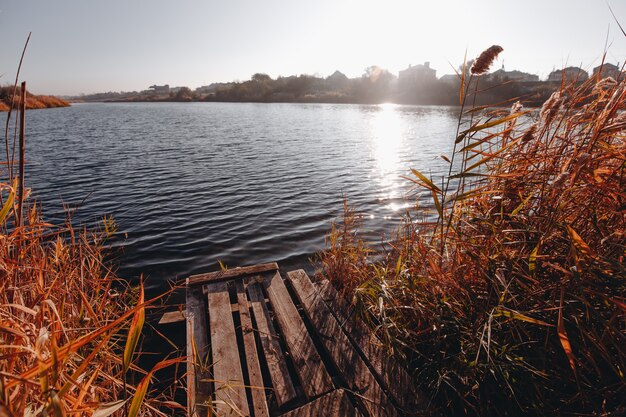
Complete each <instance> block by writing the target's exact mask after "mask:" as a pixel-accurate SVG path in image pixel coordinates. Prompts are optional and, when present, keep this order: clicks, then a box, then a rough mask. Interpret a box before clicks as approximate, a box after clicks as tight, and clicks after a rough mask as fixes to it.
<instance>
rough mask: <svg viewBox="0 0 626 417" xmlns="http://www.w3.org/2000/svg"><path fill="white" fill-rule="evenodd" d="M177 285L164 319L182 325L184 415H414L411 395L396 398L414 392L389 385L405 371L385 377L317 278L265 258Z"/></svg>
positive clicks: (384, 367)
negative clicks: (182, 299)
mask: <svg viewBox="0 0 626 417" xmlns="http://www.w3.org/2000/svg"><path fill="white" fill-rule="evenodd" d="M185 287H186V308H185V310H183V311H181V310H182V309H179V311H177V312H175V313H174V312H172V313H171V314H169V315H168V316H167V317H165V322H166V323H173V322H176V321H179V320H181V319H182V318H183V317H184V320H185V322H186V334H187V343H186V344H187V356H188V357H187V370H188V371H187V383H188V391H187V396H188V398H187V400H188V415H189V416H190V417H191V416H193V417H205V416H208V415H211V416H213V415H216V416H225V417H226V416H228V417H230V416H249V415H255V417H256V416H257V415H258V416H259V417H266V416H267V417H280V416H285V417H295V416H310V417H313V416H322V415H324V416H326V415H327V416H331V417H339V416H344V415H345V416H359V417H362V416H387V417H396V416H409V415H417V414H422V413H423V411H424V408H423V407H421V406H417V407H415V408H414V407H413V406H416V405H417V404H418V403H420V402H421V401H419V399H418V401H415V398H413V399H412V400H408V401H406V400H405V399H404V398H402V395H405V394H409V395H414V394H415V391H413V390H411V389H409V390H398V389H397V388H398V387H397V386H393V385H394V384H392V382H393V381H394V380H396V379H398V378H399V380H398V381H397V382H398V383H399V384H401V385H404V384H405V383H407V382H409V381H408V379H409V378H408V374H407V373H406V372H405V371H404V370H403V369H402V370H400V371H399V372H397V373H394V375H389V374H386V372H388V371H389V370H390V369H393V368H396V367H395V366H388V364H387V362H389V363H390V364H391V363H392V362H393V361H392V360H391V359H389V358H386V357H384V358H381V356H380V353H381V352H380V351H378V349H374V348H370V347H368V346H364V344H363V342H364V341H366V340H370V341H372V340H375V337H374V336H373V335H372V334H371V332H370V331H369V329H367V328H366V327H365V326H360V325H355V324H352V325H350V324H349V322H350V319H354V317H347V316H346V310H345V309H344V308H343V307H345V305H341V303H339V304H337V303H333V302H329V299H328V298H329V296H336V295H337V294H336V292H333V291H332V286H330V283H329V282H327V281H326V280H321V281H320V280H316V281H315V282H313V281H312V280H311V279H310V278H309V277H308V276H307V274H306V273H305V272H304V270H295V271H290V272H288V273H287V274H285V275H281V273H280V271H279V268H278V264H277V263H275V262H271V263H266V264H260V265H253V266H247V267H242V268H235V269H231V270H226V271H218V272H211V273H207V274H199V275H193V276H190V277H188V278H187V279H186V280H185ZM329 288H330V290H329ZM335 309H338V310H341V311H335ZM357 324H359V323H358V322H357ZM361 333H365V334H361ZM381 361H382V363H381ZM198 362H199V365H200V366H198ZM396 369H397V368H396ZM381 371H382V373H381ZM400 380H401V381H400ZM409 384H410V382H409ZM407 406H408V407H407ZM210 408H211V409H213V412H211V411H210V410H209V409H210ZM420 411H421V412H420ZM207 413H208V414H207Z"/></svg>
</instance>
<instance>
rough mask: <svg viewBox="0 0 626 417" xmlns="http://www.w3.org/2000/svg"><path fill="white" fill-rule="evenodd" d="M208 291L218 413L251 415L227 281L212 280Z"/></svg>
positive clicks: (219, 414) (220, 414) (224, 414)
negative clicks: (214, 281) (213, 281)
mask: <svg viewBox="0 0 626 417" xmlns="http://www.w3.org/2000/svg"><path fill="white" fill-rule="evenodd" d="M207 291H208V292H207V297H208V301H209V325H210V329H211V351H212V353H213V378H214V380H215V381H214V384H215V399H216V403H217V404H216V408H217V415H218V416H241V415H243V416H247V415H249V412H250V411H249V409H248V400H247V398H246V390H245V383H244V380H243V375H242V371H241V362H240V361H239V349H238V348H237V336H236V335H235V324H234V322H233V315H232V311H231V307H230V296H229V294H228V288H227V286H226V282H223V281H222V282H216V283H213V284H210V285H208V286H207Z"/></svg>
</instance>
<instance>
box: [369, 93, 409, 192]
mask: <svg viewBox="0 0 626 417" xmlns="http://www.w3.org/2000/svg"><path fill="white" fill-rule="evenodd" d="M397 107H398V106H397V105H395V104H389V103H386V104H381V105H380V106H379V110H378V111H377V112H376V113H375V114H374V116H373V119H372V122H371V123H372V157H373V158H374V159H375V160H376V170H375V172H374V175H375V177H376V178H377V179H378V181H379V182H380V185H381V188H382V190H384V191H385V195H384V196H383V197H384V198H398V197H400V196H401V195H400V192H399V191H400V190H399V187H400V181H401V179H400V178H399V174H398V168H399V166H400V163H401V161H400V154H401V148H402V146H403V144H404V141H405V137H404V135H405V134H406V125H405V122H404V120H403V119H402V117H401V114H400V112H398V110H397Z"/></svg>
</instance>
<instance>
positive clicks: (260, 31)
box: [0, 0, 626, 95]
mask: <svg viewBox="0 0 626 417" xmlns="http://www.w3.org/2000/svg"><path fill="white" fill-rule="evenodd" d="M607 4H608V5H610V6H611V7H612V9H613V11H614V13H615V15H616V17H617V19H618V20H619V21H620V23H621V24H622V26H623V27H624V28H625V29H626V1H624V0H526V1H519V0H517V1H509V0H476V1H463V0H438V1H435V0H428V1H423V0H412V1H409V0H406V1H401V0H385V1H370V0H359V1H353V0H346V1H342V0H315V1H311V0H308V1H300V0H291V1H288V0H264V1H258V0H256V1H254V0H249V1H244V0H230V1H214V0H175V1H172V0H168V1H165V0H108V1H101V0H98V1H96V0H0V39H2V48H1V49H0V84H7V83H13V81H14V79H15V73H16V70H17V66H18V62H19V58H20V54H21V51H22V48H23V46H24V42H25V40H26V38H27V36H28V33H29V32H32V36H31V40H30V43H29V45H28V49H27V52H26V56H25V58H24V64H23V67H22V72H21V75H20V79H21V80H26V81H27V83H28V87H29V90H31V91H33V92H34V93H37V94H57V95H76V94H81V93H84V94H89V93H94V92H106V91H134V90H137V91H140V90H145V89H147V88H148V87H149V86H150V85H152V84H169V85H170V86H171V87H174V86H189V87H191V88H195V87H199V86H201V85H208V84H210V83H212V82H226V81H233V80H247V79H249V78H250V77H251V75H252V74H254V73H256V72H263V73H267V74H269V75H270V76H272V77H277V76H279V75H283V76H288V75H298V74H315V75H320V76H328V75H330V74H332V73H333V72H334V71H335V70H340V71H342V72H343V73H345V74H346V75H348V76H349V77H357V76H360V75H361V74H362V73H363V72H364V70H365V68H366V67H368V66H370V65H378V66H380V67H383V68H386V69H389V70H390V71H392V72H394V73H396V74H397V72H398V71H399V70H401V69H404V68H406V67H408V65H409V64H421V63H424V62H426V61H429V62H430V65H431V67H433V68H435V69H436V70H437V76H438V77H440V76H441V75H444V74H449V73H453V72H454V71H453V69H452V68H453V67H457V66H458V65H459V64H460V63H462V62H463V58H464V56H465V54H466V52H467V57H468V59H469V58H473V57H475V56H477V55H478V54H480V52H481V51H482V50H484V49H486V48H487V47H489V46H491V45H493V44H499V45H501V46H502V47H503V48H504V52H503V53H502V54H501V55H500V59H499V60H498V62H497V63H496V65H497V66H498V68H500V67H501V66H502V65H504V67H505V69H506V70H514V69H517V70H521V71H525V72H530V73H534V74H538V75H539V76H540V77H542V78H545V77H546V76H547V75H548V74H549V73H550V71H552V70H553V69H555V68H557V69H558V68H562V67H564V66H567V65H576V66H582V68H584V69H586V70H590V69H592V68H593V67H595V66H597V65H599V64H600V62H601V60H602V54H603V52H604V50H605V46H608V51H607V56H606V61H607V62H611V63H623V62H624V61H625V60H626V36H624V34H622V32H621V31H620V29H619V27H618V25H617V23H616V21H615V19H614V18H613V17H612V15H611V12H610V11H609V7H608V6H607Z"/></svg>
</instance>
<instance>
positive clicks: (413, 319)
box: [321, 60, 626, 416]
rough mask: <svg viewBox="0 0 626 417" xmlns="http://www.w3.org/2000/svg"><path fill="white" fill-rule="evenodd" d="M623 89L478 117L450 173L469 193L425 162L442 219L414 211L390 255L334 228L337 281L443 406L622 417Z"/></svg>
mask: <svg viewBox="0 0 626 417" xmlns="http://www.w3.org/2000/svg"><path fill="white" fill-rule="evenodd" d="M485 61H486V60H485ZM596 82H597V83H596ZM625 87H626V84H625V82H624V81H623V80H619V81H618V82H606V81H598V80H596V79H593V80H589V81H587V82H585V83H583V84H571V85H564V86H563V87H562V89H561V91H559V92H557V93H555V94H554V95H553V96H552V97H551V98H550V99H549V100H548V101H547V102H546V103H545V104H544V106H543V107H542V109H541V110H540V111H539V112H532V113H528V112H523V111H522V112H519V111H515V110H514V111H513V114H510V112H506V113H504V112H502V111H495V112H491V113H489V112H486V111H484V112H483V116H484V117H483V118H482V119H481V120H477V118H476V116H477V115H478V113H476V112H472V113H471V114H473V115H474V119H473V121H472V123H471V125H469V126H468V127H467V128H466V129H463V130H461V132H460V134H459V136H458V137H457V138H456V141H457V142H459V143H462V145H463V147H462V148H461V149H459V150H458V153H459V154H460V155H461V156H462V158H463V164H461V166H462V167H463V168H462V170H461V172H457V173H452V174H453V175H451V178H452V182H451V184H455V182H454V181H457V182H458V181H461V180H467V181H466V182H465V184H464V187H463V189H457V190H456V191H455V190H452V189H451V190H447V189H441V188H440V187H437V186H436V185H435V183H442V181H439V180H436V181H435V180H434V179H432V178H428V177H426V176H424V175H423V174H421V173H420V172H419V171H416V170H414V174H415V176H414V177H413V178H411V180H412V181H413V182H414V183H415V184H417V187H419V188H425V189H427V190H428V191H429V192H430V193H431V194H432V195H433V198H434V206H435V207H436V208H437V212H436V214H437V215H438V216H439V218H440V220H439V221H436V222H432V223H417V224H416V223H415V221H414V219H416V218H420V213H419V212H418V213H415V212H412V213H411V214H410V215H411V218H412V219H413V221H407V222H406V223H405V224H404V226H403V228H402V231H401V233H400V234H399V235H398V237H397V239H396V240H395V242H394V243H393V244H392V245H391V246H390V247H389V248H387V250H386V251H385V253H383V259H382V260H381V259H378V258H374V257H372V256H371V255H370V253H369V252H368V251H367V250H366V246H365V245H363V243H362V242H361V241H360V240H359V239H358V237H355V232H356V231H355V230H353V229H350V227H353V226H354V224H353V223H351V222H350V221H348V222H347V223H345V224H344V225H343V228H342V227H336V228H334V229H333V231H332V232H331V235H330V240H329V242H330V245H329V248H328V250H326V251H325V252H324V253H323V254H322V255H321V260H322V263H323V266H324V270H325V271H327V276H328V277H329V278H330V279H332V280H333V281H334V282H335V283H336V284H337V285H338V286H340V287H341V288H342V289H343V292H344V294H346V295H347V296H348V297H349V298H351V299H352V300H353V302H354V303H355V305H356V306H357V307H359V309H358V311H359V313H360V314H361V315H362V316H364V317H365V318H366V321H367V322H369V323H372V324H373V325H374V326H375V327H374V328H375V330H376V331H377V332H378V334H379V335H380V336H381V338H382V339H383V341H384V342H385V344H386V345H387V346H388V348H389V349H390V350H391V351H392V352H393V353H394V354H395V355H397V356H398V357H400V358H403V359H404V360H405V361H406V363H407V364H408V365H409V366H410V368H411V369H412V370H413V372H414V376H415V381H416V384H417V385H418V386H419V388H420V390H421V391H422V392H425V393H428V394H429V395H430V400H431V401H432V404H433V410H435V411H434V412H435V413H443V414H447V415H461V414H464V415H502V416H504V415H624V413H626V379H625V378H626V377H625V373H626V298H625V294H626V274H625V272H626V268H625V265H624V254H625V249H626V211H625V210H626V187H625V175H626V123H625V122H624V120H625V119H624V116H623V115H624V114H625V113H624V111H626V88H625ZM518 110H519V109H518ZM512 121H517V123H511V122H512ZM449 159H451V158H449ZM349 215H350V216H353V214H352V213H349ZM346 227H347V229H346ZM347 236H348V237H349V238H346V237H347ZM354 260H358V262H354Z"/></svg>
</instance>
